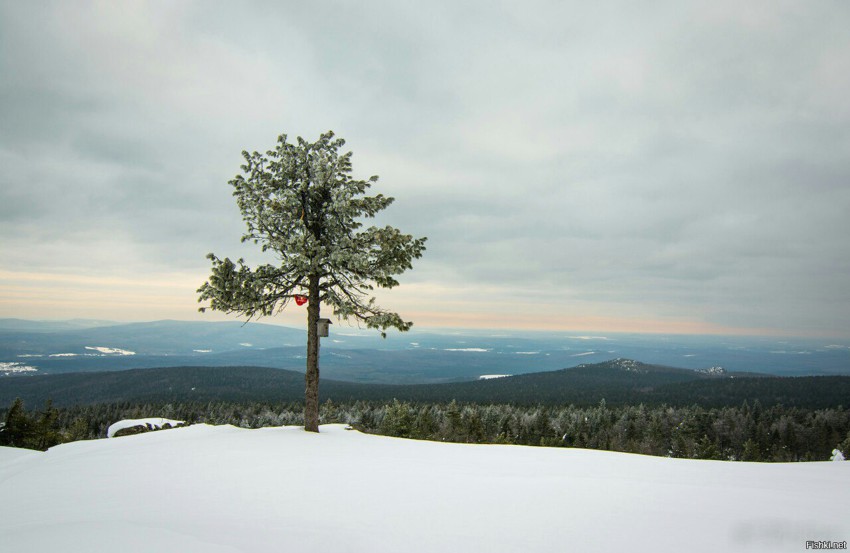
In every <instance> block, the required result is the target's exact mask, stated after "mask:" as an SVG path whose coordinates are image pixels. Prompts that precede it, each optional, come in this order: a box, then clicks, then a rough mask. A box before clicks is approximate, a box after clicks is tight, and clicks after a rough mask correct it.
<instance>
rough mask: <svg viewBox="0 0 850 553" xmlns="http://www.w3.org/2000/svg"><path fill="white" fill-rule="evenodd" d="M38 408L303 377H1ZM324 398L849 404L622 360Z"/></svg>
mask: <svg viewBox="0 0 850 553" xmlns="http://www.w3.org/2000/svg"><path fill="white" fill-rule="evenodd" d="M16 397H20V398H22V399H23V400H24V401H25V403H27V404H28V405H30V406H33V407H35V406H36V405H40V404H43V403H44V402H45V401H46V400H47V399H52V400H53V401H54V402H55V404H56V405H59V406H68V405H78V404H93V403H112V402H147V401H150V402H163V401H165V402H168V401H173V402H181V401H269V402H277V401H287V402H288V401H302V400H303V397H304V375H303V373H298V372H295V371H287V370H281V369H272V368H267V367H170V368H153V369H135V370H128V371H116V372H102V373H72V374H59V375H41V376H20V377H6V378H0V406H7V405H9V404H11V402H12V401H13V400H14V399H15V398H16ZM321 397H322V399H323V400H327V399H332V400H334V401H356V400H366V401H390V400H392V399H399V400H404V401H423V402H446V401H451V400H453V399H454V400H457V401H460V402H470V403H514V404H523V405H534V404H547V405H563V404H575V405H594V404H597V403H599V401H601V400H602V399H605V401H606V403H608V404H610V405H623V404H639V403H643V404H647V405H660V404H667V405H692V404H699V405H702V406H705V407H722V406H738V405H740V404H741V403H742V402H743V401H744V400H748V401H750V402H752V401H754V400H756V399H758V400H759V401H760V402H761V403H762V404H763V405H765V406H767V405H776V404H782V405H785V406H789V407H803V408H813V409H817V408H829V407H838V406H846V404H847V398H850V377H846V376H815V377H784V378H783V377H754V376H750V375H744V374H734V373H732V374H730V373H725V372H723V371H716V372H699V371H692V370H688V369H678V368H673V367H663V366H658V365H647V364H643V363H639V362H637V361H631V360H627V359H617V360H613V361H608V362H605V363H596V364H590V365H579V366H577V367H573V368H570V369H563V370H559V371H550V372H540V373H532V374H525V375H518V376H511V377H502V378H494V379H490V380H478V381H472V382H461V383H449V384H423V385H403V386H401V385H370V384H360V383H351V382H341V381H335V380H323V381H322V387H321Z"/></svg>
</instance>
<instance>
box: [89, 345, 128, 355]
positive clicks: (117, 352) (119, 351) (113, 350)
mask: <svg viewBox="0 0 850 553" xmlns="http://www.w3.org/2000/svg"><path fill="white" fill-rule="evenodd" d="M86 349H87V350H91V351H97V352H99V353H103V354H105V355H136V352H135V351H130V350H128V349H121V348H107V347H104V346H86Z"/></svg>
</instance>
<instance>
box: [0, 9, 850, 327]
mask: <svg viewBox="0 0 850 553" xmlns="http://www.w3.org/2000/svg"><path fill="white" fill-rule="evenodd" d="M597 4H598V5H597ZM848 28H850V5H848V4H846V3H843V2H834V1H829V2H827V1H818V0H815V1H811V2H783V1H752V2H746V3H743V4H742V3H739V2H727V1H715V2H679V1H676V2H642V3H634V2H625V1H623V2H604V3H594V4H593V5H589V3H586V2H572V1H563V2H555V1H552V2H522V3H518V2H492V1H490V2H462V3H461V2H450V1H441V0H435V1H432V2H427V3H424V4H423V3H413V2H399V1H373V2H367V3H352V2H337V1H326V2H321V3H307V2H240V3H235V2H192V1H185V2H114V1H105V2H74V1H70V2H48V1H39V2H17V1H11V0H0V75H2V78H0V167H2V171H0V259H1V260H2V262H0V317H19V318H29V319H63V318H97V319H110V320H139V321H141V320H154V319H164V318H171V319H184V320H224V319H227V318H233V317H232V316H230V317H227V316H225V315H223V314H216V313H209V312H208V313H206V314H200V313H198V312H197V307H198V304H197V294H196V293H195V290H196V289H197V288H198V286H200V284H201V283H203V282H204V280H205V279H206V278H207V277H208V275H209V261H208V260H206V259H205V255H206V254H207V253H208V252H215V253H216V254H217V255H219V256H221V257H224V256H229V257H232V258H236V257H240V256H241V257H245V258H246V259H247V260H248V261H250V262H260V261H268V259H265V258H264V257H263V256H262V254H261V253H260V252H259V251H258V250H257V249H256V248H253V247H249V246H247V245H243V244H241V243H240V238H241V236H242V234H243V232H244V223H243V222H242V220H241V216H240V213H239V211H238V209H237V207H236V204H235V202H234V199H233V197H232V195H231V193H232V188H231V187H230V186H229V185H228V184H227V183H228V181H229V180H230V179H232V178H233V177H234V176H235V175H236V174H238V173H239V172H240V164H241V161H242V160H241V152H242V150H249V151H254V150H259V151H265V150H267V149H269V148H271V147H272V146H273V145H274V143H275V140H276V138H277V136H278V135H279V134H282V133H285V134H287V135H289V136H290V137H292V138H294V137H297V136H303V137H304V138H306V139H308V140H315V139H316V138H317V137H318V136H319V134H321V133H322V132H324V131H327V130H333V131H334V132H335V133H336V134H337V135H338V136H341V137H343V138H345V139H346V149H349V150H350V151H352V152H354V157H353V163H354V175H355V176H356V177H359V178H367V177H368V176H371V175H375V174H377V175H379V176H380V177H381V178H380V180H379V182H378V183H377V184H376V185H375V186H374V187H373V189H372V192H375V193H378V192H380V193H383V194H386V195H390V196H393V197H395V198H396V202H395V203H394V204H393V205H392V206H391V207H390V208H389V209H387V210H386V212H384V213H383V214H382V216H381V217H380V218H379V221H378V222H379V223H380V224H391V225H394V226H397V227H398V228H400V229H401V230H402V231H404V232H405V233H409V234H412V235H415V236H427V237H428V242H427V247H428V249H427V251H426V252H425V255H424V257H423V258H422V259H420V260H418V261H417V262H416V263H415V264H414V268H413V270H412V271H408V272H406V273H404V274H403V275H401V277H400V278H399V280H400V282H401V286H399V287H397V288H395V289H393V290H390V291H381V293H380V294H379V303H381V304H382V305H383V306H384V307H387V308H391V309H393V310H397V311H398V312H399V313H400V314H401V315H402V316H403V317H404V318H405V319H407V320H413V321H414V323H415V324H416V325H417V327H469V328H517V329H534V328H539V329H548V330H557V329H564V330H594V331H608V332H615V331H621V332H664V333H698V334H769V335H772V334H776V335H794V336H825V337H826V336H829V337H833V336H835V337H850V240H848V236H850V220H848V213H850V102H848V101H847V98H848V97H850V33H848V32H847V29H848ZM305 318H306V310H305V309H304V308H303V307H302V308H297V307H296V306H294V305H292V306H290V307H288V308H287V310H286V311H285V312H284V313H282V314H281V315H279V316H278V317H276V318H275V319H274V320H270V321H267V322H278V323H282V324H288V325H301V324H303V323H304V320H305Z"/></svg>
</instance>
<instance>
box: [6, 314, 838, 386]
mask: <svg viewBox="0 0 850 553" xmlns="http://www.w3.org/2000/svg"><path fill="white" fill-rule="evenodd" d="M304 357H305V331H304V329H296V328H288V327H283V326H276V325H269V324H261V323H256V322H252V323H249V324H243V323H241V322H236V321H234V322H188V321H154V322H146V323H129V324H119V323H110V322H109V321H91V320H79V319H78V320H71V321H48V322H39V321H25V320H20V319H0V379H2V378H3V376H4V375H8V376H10V377H11V376H17V375H21V374H61V373H72V372H101V371H116V370H127V369H136V368H153V367H174V366H260V367H273V368H279V369H288V370H293V371H303V370H304V365H305V359H304ZM618 357H622V358H631V359H639V360H641V361H643V362H645V363H648V364H656V365H665V366H674V367H683V368H687V369H709V368H711V367H714V366H721V367H723V368H724V369H725V370H727V371H743V372H756V373H765V374H774V375H795V376H802V375H850V344H845V343H843V342H840V341H838V342H832V341H817V340H790V339H784V338H783V339H779V338H760V337H755V338H753V337H717V336H662V335H649V334H643V335H642V334H606V335H594V334H591V335H584V334H580V333H569V332H560V333H555V332H549V333H547V332H506V331H486V330H442V331H434V330H421V329H418V328H416V327H414V329H413V330H412V331H411V332H408V333H390V334H389V335H388V337H387V339H385V340H384V339H381V338H380V336H379V335H378V333H376V332H373V331H366V330H362V329H358V328H352V327H349V326H347V325H345V324H344V323H343V324H335V325H334V326H333V328H332V330H331V336H330V337H328V338H325V339H323V341H322V347H321V361H320V363H321V368H322V375H323V376H324V377H326V378H329V379H336V380H347V381H352V382H361V383H375V384H379V383H380V384H424V383H447V382H459V381H470V380H476V379H478V378H479V377H480V376H482V375H489V374H510V375H520V374H527V373H537V372H546V371H554V370H558V369H563V368H566V367H574V366H576V365H578V364H580V363H598V362H603V361H606V360H610V359H614V358H618Z"/></svg>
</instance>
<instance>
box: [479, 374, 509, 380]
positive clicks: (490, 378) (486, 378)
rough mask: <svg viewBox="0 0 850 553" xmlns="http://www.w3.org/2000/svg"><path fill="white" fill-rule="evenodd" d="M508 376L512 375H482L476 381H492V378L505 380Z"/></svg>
mask: <svg viewBox="0 0 850 553" xmlns="http://www.w3.org/2000/svg"><path fill="white" fill-rule="evenodd" d="M508 376H513V375H512V374H482V375H481V376H479V377H478V380H492V379H494V378H505V377H508Z"/></svg>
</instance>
